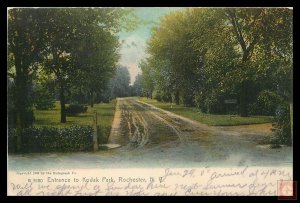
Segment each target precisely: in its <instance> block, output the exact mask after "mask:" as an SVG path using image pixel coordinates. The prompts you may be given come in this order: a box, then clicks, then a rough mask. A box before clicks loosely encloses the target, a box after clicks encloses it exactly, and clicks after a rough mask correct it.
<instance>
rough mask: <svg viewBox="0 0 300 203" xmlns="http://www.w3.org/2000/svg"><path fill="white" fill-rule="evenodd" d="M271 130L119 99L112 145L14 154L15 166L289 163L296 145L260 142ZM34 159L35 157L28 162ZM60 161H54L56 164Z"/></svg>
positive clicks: (85, 166)
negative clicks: (213, 122)
mask: <svg viewBox="0 0 300 203" xmlns="http://www.w3.org/2000/svg"><path fill="white" fill-rule="evenodd" d="M270 133H271V132H270V131H268V130H267V131H266V130H265V129H264V130H260V128H259V127H257V128H256V129H255V130H253V129H251V128H249V127H243V126H239V127H211V126H207V125H204V124H201V123H199V122H196V121H192V120H190V119H187V118H183V117H181V116H178V115H175V114H173V113H170V112H167V111H164V110H162V109H158V108H156V107H154V106H151V105H148V104H145V103H143V102H140V101H138V100H137V99H136V98H121V99H118V101H117V107H116V114H115V118H114V121H113V126H112V131H111V135H110V137H109V143H110V144H119V145H121V147H119V148H115V149H111V150H105V151H99V152H97V153H64V154H42V155H41V154H31V155H18V156H17V155H14V156H9V164H10V167H11V168H14V169H18V168H22V167H23V168H24V166H25V167H29V168H30V167H35V168H36V167H37V165H39V166H40V167H46V168H49V167H52V166H53V167H54V165H55V167H56V168H57V167H61V168H67V167H71V168H74V167H75V168H76V167H79V168H97V167H100V168H109V167H117V168H123V167H149V166H151V167H187V166H189V167H197V166H243V165H249V166H274V165H275V166H278V165H283V166H287V165H288V166H289V165H292V148H291V147H282V148H280V149H270V148H269V147H267V146H263V145H259V144H258V143H259V141H260V140H262V139H264V138H265V136H270ZM29 160H30V161H29ZM53 163H55V164H53Z"/></svg>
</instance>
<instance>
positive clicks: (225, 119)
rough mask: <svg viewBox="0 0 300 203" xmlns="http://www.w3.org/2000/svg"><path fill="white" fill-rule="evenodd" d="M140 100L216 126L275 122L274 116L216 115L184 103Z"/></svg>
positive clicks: (142, 98) (143, 98)
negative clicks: (183, 104) (186, 105)
mask: <svg viewBox="0 0 300 203" xmlns="http://www.w3.org/2000/svg"><path fill="white" fill-rule="evenodd" d="M139 100H140V101H142V102H145V103H148V104H152V105H154V106H156V107H159V108H161V109H164V110H167V111H170V112H173V113H175V114H178V115H181V116H184V117H186V118H190V119H193V120H196V121H199V122H201V123H205V124H207V125H214V126H230V125H247V124H258V123H270V122H273V117H272V116H249V117H241V116H237V115H215V114H207V113H202V112H201V111H200V110H199V109H197V108H193V107H185V106H182V105H175V104H171V103H165V102H158V101H157V100H155V99H147V98H145V97H141V98H139Z"/></svg>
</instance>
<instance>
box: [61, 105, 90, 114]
mask: <svg viewBox="0 0 300 203" xmlns="http://www.w3.org/2000/svg"><path fill="white" fill-rule="evenodd" d="M87 109H88V107H87V106H84V105H82V104H70V105H69V106H67V107H66V114H67V116H75V115H77V114H79V113H85V112H86V111H87Z"/></svg>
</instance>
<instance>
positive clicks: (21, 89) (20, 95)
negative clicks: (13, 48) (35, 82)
mask: <svg viewBox="0 0 300 203" xmlns="http://www.w3.org/2000/svg"><path fill="white" fill-rule="evenodd" d="M15 67H16V80H15V84H16V93H15V99H16V101H15V106H16V115H15V116H16V130H17V137H16V152H19V151H20V150H21V146H22V131H23V128H24V127H25V121H24V118H25V111H26V103H25V101H26V100H27V98H26V97H27V89H26V87H27V86H26V78H25V76H24V72H25V71H24V67H23V66H22V62H21V59H20V57H19V55H18V53H15Z"/></svg>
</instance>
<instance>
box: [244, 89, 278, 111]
mask: <svg viewBox="0 0 300 203" xmlns="http://www.w3.org/2000/svg"><path fill="white" fill-rule="evenodd" d="M282 102H283V101H282V98H281V97H280V96H279V95H278V94H276V93H275V92H272V91H269V90H264V91H262V92H260V93H259V95H258V97H257V100H256V102H255V103H253V104H251V105H250V108H249V109H250V114H252V115H266V116H274V115H275V111H276V108H277V106H278V104H280V103H282Z"/></svg>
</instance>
